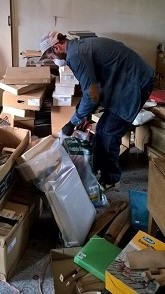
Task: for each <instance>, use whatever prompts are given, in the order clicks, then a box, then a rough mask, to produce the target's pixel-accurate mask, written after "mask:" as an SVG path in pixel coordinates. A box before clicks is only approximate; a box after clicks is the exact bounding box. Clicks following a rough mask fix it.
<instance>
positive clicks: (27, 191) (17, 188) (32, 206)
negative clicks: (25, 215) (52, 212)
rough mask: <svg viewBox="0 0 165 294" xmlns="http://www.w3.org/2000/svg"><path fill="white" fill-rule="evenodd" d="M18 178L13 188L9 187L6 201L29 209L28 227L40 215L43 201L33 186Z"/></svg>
mask: <svg viewBox="0 0 165 294" xmlns="http://www.w3.org/2000/svg"><path fill="white" fill-rule="evenodd" d="M20 178H21V176H20V177H19V178H18V180H17V183H16V184H15V185H14V187H11V189H10V192H9V193H8V200H9V201H11V202H14V203H19V204H22V205H26V206H28V207H29V227H31V226H32V224H33V223H34V221H35V220H37V219H38V218H39V216H40V215H41V214H42V209H43V201H42V199H41V192H40V191H39V190H37V188H36V187H35V186H34V185H33V184H28V183H27V182H24V181H23V180H22V178H21V183H20Z"/></svg>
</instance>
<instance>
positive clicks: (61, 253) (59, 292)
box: [50, 247, 81, 294]
mask: <svg viewBox="0 0 165 294" xmlns="http://www.w3.org/2000/svg"><path fill="white" fill-rule="evenodd" d="M80 249H81V248H80V247H73V248H61V249H52V250H51V251H50V255H51V262H52V273H53V279H54V287H55V293H56V294H77V291H76V287H75V284H74V283H73V284H71V285H70V286H68V287H66V285H65V283H63V282H61V281H60V279H59V277H60V274H64V275H65V274H67V273H69V272H70V271H71V270H72V269H76V268H77V265H76V264H75V263H74V261H73V257H74V256H75V255H76V254H77V253H78V252H79V251H80Z"/></svg>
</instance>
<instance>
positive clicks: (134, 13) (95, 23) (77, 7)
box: [15, 0, 165, 66]
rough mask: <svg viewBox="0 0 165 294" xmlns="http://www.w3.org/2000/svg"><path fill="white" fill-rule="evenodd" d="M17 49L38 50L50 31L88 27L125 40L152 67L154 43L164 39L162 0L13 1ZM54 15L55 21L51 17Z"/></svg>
mask: <svg viewBox="0 0 165 294" xmlns="http://www.w3.org/2000/svg"><path fill="white" fill-rule="evenodd" d="M15 2H16V5H17V12H18V21H19V26H18V36H19V52H21V51H23V50H25V49H39V42H40V38H41V36H42V35H43V34H44V33H47V32H48V31H50V30H58V31H61V32H62V33H67V32H68V30H91V31H94V32H96V33H97V34H98V35H99V36H107V37H110V38H114V39H117V40H120V41H123V42H125V43H126V44H127V45H129V46H130V47H132V48H133V49H135V50H136V51H137V52H138V53H139V54H140V55H141V56H142V57H143V58H144V59H145V60H146V61H148V62H149V63H150V64H151V65H152V66H155V57H156V46H157V44H158V43H159V42H160V41H164V40H165V1H164V0H83V1H82V0H81V1H80V0H47V1H45V0H28V1H27V0H15ZM54 16H56V17H57V18H56V23H55V20H54Z"/></svg>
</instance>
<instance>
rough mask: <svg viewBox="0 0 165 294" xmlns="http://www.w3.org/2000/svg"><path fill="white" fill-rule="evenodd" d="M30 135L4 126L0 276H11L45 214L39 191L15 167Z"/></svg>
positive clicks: (0, 133)
mask: <svg viewBox="0 0 165 294" xmlns="http://www.w3.org/2000/svg"><path fill="white" fill-rule="evenodd" d="M30 139H31V137H30V132H29V131H28V130H25V129H21V128H12V127H10V126H5V127H2V126H1V127H0V158H1V157H2V156H3V155H6V156H7V157H6V161H4V162H3V163H2V161H1V164H0V273H1V277H2V275H3V276H4V277H9V276H10V275H11V274H12V272H13V270H14V269H15V268H16V266H17V263H18V261H19V259H20V257H21V255H22V254H23V252H24V250H25V248H26V245H27V241H28V236H29V229H30V226H31V224H32V223H33V221H34V220H35V218H36V217H38V216H39V214H40V211H42V205H41V204H42V202H41V198H40V194H39V192H37V189H35V188H34V187H33V186H32V185H31V184H28V183H26V182H24V181H23V179H22V178H21V176H20V175H19V173H18V172H17V169H16V168H15V165H16V161H17V159H18V157H19V156H20V155H21V154H22V153H23V152H24V150H25V149H26V148H27V146H28V144H29V141H30Z"/></svg>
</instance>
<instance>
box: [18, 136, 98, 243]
mask: <svg viewBox="0 0 165 294" xmlns="http://www.w3.org/2000/svg"><path fill="white" fill-rule="evenodd" d="M18 168H19V170H20V171H21V173H22V175H24V177H27V176H28V179H29V180H33V182H34V183H35V184H36V185H37V186H38V187H39V188H40V189H41V190H42V191H43V192H45V194H46V196H47V199H48V201H49V204H50V206H51V208H52V212H53V214H54V217H55V220H56V222H57V224H58V226H59V229H60V231H61V233H62V237H63V240H64V243H65V246H69V247H70V246H80V245H82V244H83V242H84V240H85V238H86V236H87V234H88V232H89V230H90V227H91V225H92V223H93V221H94V219H95V216H96V210H95V208H94V206H93V204H92V202H91V201H90V199H89V197H88V195H87V192H86V190H85V189H84V186H83V184H82V182H81V180H80V177H79V175H78V172H77V170H76V167H75V166H74V164H73V162H72V160H71V159H70V157H69V155H68V154H67V152H66V151H65V149H64V148H63V147H62V146H61V144H60V142H59V140H56V141H55V142H54V144H53V145H52V147H51V148H50V149H49V150H48V151H45V152H42V153H40V154H39V155H37V156H36V157H34V158H33V159H31V160H29V161H27V162H24V163H22V164H20V165H19V166H18ZM84 212H85V213H84Z"/></svg>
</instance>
